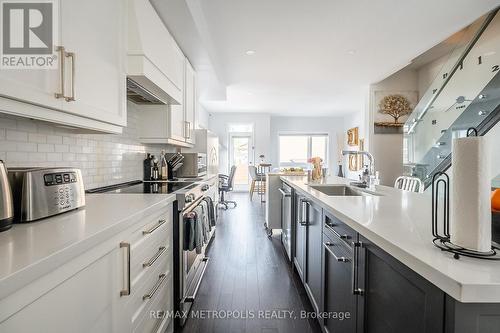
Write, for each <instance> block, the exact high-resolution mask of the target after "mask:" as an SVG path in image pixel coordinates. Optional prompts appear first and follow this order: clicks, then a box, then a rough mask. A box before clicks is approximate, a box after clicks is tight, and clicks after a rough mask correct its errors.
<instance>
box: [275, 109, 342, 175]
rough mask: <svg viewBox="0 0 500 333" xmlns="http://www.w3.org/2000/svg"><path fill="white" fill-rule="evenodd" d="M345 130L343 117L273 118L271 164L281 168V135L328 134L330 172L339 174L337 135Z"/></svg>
mask: <svg viewBox="0 0 500 333" xmlns="http://www.w3.org/2000/svg"><path fill="white" fill-rule="evenodd" d="M343 130H344V120H343V118H341V117H274V116H273V117H271V137H270V146H271V163H272V164H273V167H278V166H279V140H278V135H279V134H285V133H307V134H316V133H317V134H320V133H321V134H328V139H329V142H328V162H329V163H328V170H329V173H330V174H335V175H336V174H337V133H339V132H342V131H343Z"/></svg>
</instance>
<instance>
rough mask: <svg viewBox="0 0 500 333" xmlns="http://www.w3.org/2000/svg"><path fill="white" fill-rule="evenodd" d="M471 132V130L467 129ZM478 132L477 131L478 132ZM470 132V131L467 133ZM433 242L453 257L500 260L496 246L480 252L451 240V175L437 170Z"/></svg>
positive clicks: (434, 191)
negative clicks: (440, 198) (440, 224)
mask: <svg viewBox="0 0 500 333" xmlns="http://www.w3.org/2000/svg"><path fill="white" fill-rule="evenodd" d="M467 132H469V130H467ZM476 133H477V132H476ZM467 134H469V133H467ZM441 187H442V188H443V189H442V192H443V200H442V201H443V223H442V224H443V233H442V234H440V233H439V230H438V212H439V192H440V188H441ZM432 236H433V237H434V239H433V240H432V243H433V244H434V246H436V247H437V248H439V249H440V250H441V251H444V252H449V253H453V258H455V259H457V260H458V259H460V256H464V257H469V258H477V259H485V260H500V255H499V254H498V252H497V251H496V249H495V248H494V247H492V248H491V251H487V252H480V251H476V250H472V249H468V248H465V247H462V246H458V245H456V244H453V243H452V242H451V235H450V177H449V176H448V175H447V174H446V173H445V172H437V173H436V174H434V176H433V177H432Z"/></svg>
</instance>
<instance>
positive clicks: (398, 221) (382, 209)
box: [269, 176, 500, 333]
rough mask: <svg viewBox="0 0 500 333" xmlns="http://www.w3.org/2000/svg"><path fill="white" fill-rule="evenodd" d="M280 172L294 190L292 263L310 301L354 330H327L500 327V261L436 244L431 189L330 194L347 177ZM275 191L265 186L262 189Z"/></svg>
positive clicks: (332, 326) (346, 329)
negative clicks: (344, 313)
mask: <svg viewBox="0 0 500 333" xmlns="http://www.w3.org/2000/svg"><path fill="white" fill-rule="evenodd" d="M277 177H279V178H280V179H281V181H282V182H284V183H286V184H288V185H289V186H290V187H292V189H293V201H292V202H293V205H292V219H293V221H292V226H293V232H292V235H293V236H292V238H293V241H292V243H293V251H292V253H293V255H292V257H293V259H292V262H293V264H294V266H295V268H296V270H297V272H298V273H299V275H300V277H301V279H302V281H303V283H304V286H305V289H306V291H307V293H308V295H309V298H310V299H311V303H313V305H314V306H315V308H316V310H317V311H320V312H322V311H333V310H335V311H340V310H342V309H347V310H349V311H351V312H354V314H355V316H353V317H354V318H355V320H354V321H356V322H357V324H356V325H354V324H353V327H346V326H340V327H339V326H338V325H339V322H338V321H337V322H335V323H333V322H332V321H331V320H330V321H328V320H323V321H322V322H321V324H322V325H323V327H324V329H325V331H331V330H333V329H337V330H339V329H340V330H341V331H342V332H349V331H352V330H354V331H356V330H355V327H356V326H357V327H358V331H359V328H360V327H361V328H363V327H364V328H365V329H367V328H369V331H370V330H373V329H375V331H376V328H381V329H385V330H386V331H393V330H392V329H395V328H399V329H403V328H404V329H406V332H410V331H415V332H436V331H439V332H464V333H465V332H490V331H489V330H488V329H490V328H494V327H497V329H498V327H500V262H498V261H488V260H478V259H471V258H466V257H461V258H460V259H459V260H456V259H454V258H453V256H452V255H451V254H449V253H445V252H442V251H441V250H439V249H438V248H436V247H435V246H434V245H433V244H432V233H431V198H430V195H428V194H418V193H411V192H404V191H400V190H397V189H394V188H390V187H385V186H376V187H375V189H374V190H373V191H365V190H362V189H361V190H359V189H356V188H354V192H356V193H350V194H349V193H348V194H347V195H338V194H335V195H328V194H325V192H326V193H328V192H329V188H330V189H331V185H344V186H345V185H348V184H349V180H346V179H344V178H339V177H328V178H327V179H324V180H322V181H320V182H310V183H308V182H307V179H306V177H297V176H277ZM339 188H340V187H339ZM277 190H278V188H277V187H273V188H271V187H270V189H269V192H270V194H269V195H270V196H272V195H273V193H272V192H273V191H277ZM348 191H349V188H348ZM330 192H331V190H330ZM276 195H277V196H280V195H281V194H280V193H277V194H276ZM271 202H272V201H271ZM278 204H279V203H278ZM318 256H320V257H321V258H322V259H321V261H318V260H317V259H315V258H316V257H318ZM339 289H340V290H339ZM342 290H347V291H348V292H347V293H346V292H342ZM339 299H340V300H342V302H341V303H340V304H339V303H336V302H338V300H339ZM377 318H378V319H377ZM354 321H351V323H354ZM398 325H404V326H398ZM406 325H409V326H411V325H413V326H414V327H415V330H408V329H407V327H406ZM329 327H330V328H329ZM391 327H392V329H391ZM442 327H444V328H445V330H444V331H443V330H442ZM491 332H493V331H491Z"/></svg>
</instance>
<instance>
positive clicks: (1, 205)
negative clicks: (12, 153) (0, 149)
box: [0, 160, 14, 231]
mask: <svg viewBox="0 0 500 333" xmlns="http://www.w3.org/2000/svg"><path fill="white" fill-rule="evenodd" d="M13 220H14V203H13V201H12V191H11V189H10V184H9V180H8V178H7V169H6V168H5V164H4V163H3V161H2V160H0V231H5V230H7V229H10V227H12V222H13Z"/></svg>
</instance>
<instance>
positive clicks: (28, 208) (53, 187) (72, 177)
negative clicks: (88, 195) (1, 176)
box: [8, 168, 85, 222]
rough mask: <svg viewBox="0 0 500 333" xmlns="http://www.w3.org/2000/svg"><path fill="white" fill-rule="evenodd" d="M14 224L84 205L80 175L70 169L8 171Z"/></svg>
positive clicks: (18, 169) (83, 192) (11, 169)
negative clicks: (12, 200)
mask: <svg viewBox="0 0 500 333" xmlns="http://www.w3.org/2000/svg"><path fill="white" fill-rule="evenodd" d="M8 178H9V183H10V186H11V188H12V195H13V199H14V221H15V222H30V221H35V220H39V219H43V218H45V217H49V216H53V215H56V214H60V213H64V212H67V211H70V210H73V209H77V208H80V207H83V206H85V190H84V186H83V179H82V173H81V171H80V170H79V169H73V168H9V171H8Z"/></svg>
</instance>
